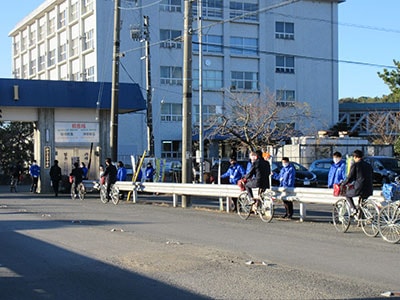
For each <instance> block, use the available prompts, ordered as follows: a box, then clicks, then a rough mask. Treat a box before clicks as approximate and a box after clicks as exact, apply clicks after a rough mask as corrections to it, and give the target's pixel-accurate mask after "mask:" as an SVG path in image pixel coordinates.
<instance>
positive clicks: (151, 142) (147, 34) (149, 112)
mask: <svg viewBox="0 0 400 300" xmlns="http://www.w3.org/2000/svg"><path fill="white" fill-rule="evenodd" d="M149 26H150V25H149V17H148V16H144V39H145V51H146V54H145V59H146V93H147V153H148V154H149V155H150V156H151V155H154V136H153V104H152V93H151V68H150V29H149Z"/></svg>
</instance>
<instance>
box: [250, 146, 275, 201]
mask: <svg viewBox="0 0 400 300" xmlns="http://www.w3.org/2000/svg"><path fill="white" fill-rule="evenodd" d="M250 160H251V161H252V165H251V169H250V171H249V173H247V174H246V176H245V177H244V178H245V179H246V180H247V182H246V185H245V187H246V191H247V193H248V195H249V197H250V199H251V200H253V201H254V196H253V191H252V189H253V188H256V187H258V188H260V189H262V190H266V189H269V187H270V186H269V175H270V173H271V166H270V164H269V162H268V161H266V160H264V158H263V157H262V152H261V151H260V150H258V151H256V152H253V151H252V152H251V153H250ZM253 176H254V177H253ZM254 204H256V205H258V200H256V201H254Z"/></svg>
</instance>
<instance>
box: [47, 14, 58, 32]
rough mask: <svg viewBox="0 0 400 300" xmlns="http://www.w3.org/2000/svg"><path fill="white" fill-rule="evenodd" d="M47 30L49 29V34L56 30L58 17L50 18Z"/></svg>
mask: <svg viewBox="0 0 400 300" xmlns="http://www.w3.org/2000/svg"><path fill="white" fill-rule="evenodd" d="M47 30H48V35H50V34H52V33H54V32H55V31H56V18H51V19H49V23H48V27H47Z"/></svg>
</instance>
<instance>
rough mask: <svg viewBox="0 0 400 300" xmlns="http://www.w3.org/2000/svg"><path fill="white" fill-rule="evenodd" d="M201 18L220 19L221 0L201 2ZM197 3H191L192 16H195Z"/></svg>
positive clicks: (221, 11)
mask: <svg viewBox="0 0 400 300" xmlns="http://www.w3.org/2000/svg"><path fill="white" fill-rule="evenodd" d="M202 4H203V12H202V15H203V18H211V19H212V18H214V19H222V16H223V6H222V4H223V1H222V0H208V1H203V2H202ZM197 14H198V12H197V1H196V0H195V1H193V15H194V16H197Z"/></svg>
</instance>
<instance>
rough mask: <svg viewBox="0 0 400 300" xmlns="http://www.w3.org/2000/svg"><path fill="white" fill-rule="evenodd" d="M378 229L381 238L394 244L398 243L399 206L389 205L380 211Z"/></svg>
mask: <svg viewBox="0 0 400 300" xmlns="http://www.w3.org/2000/svg"><path fill="white" fill-rule="evenodd" d="M378 220H379V222H378V229H379V233H380V234H381V236H382V238H383V239H384V240H385V241H386V242H389V243H392V244H395V243H397V242H399V241H400V207H399V204H398V203H397V204H396V203H394V204H389V205H387V206H385V207H383V208H382V209H381V211H380V212H379V215H378Z"/></svg>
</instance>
